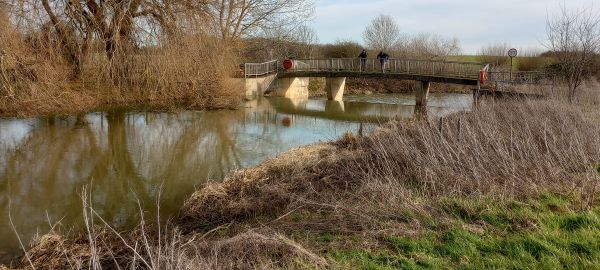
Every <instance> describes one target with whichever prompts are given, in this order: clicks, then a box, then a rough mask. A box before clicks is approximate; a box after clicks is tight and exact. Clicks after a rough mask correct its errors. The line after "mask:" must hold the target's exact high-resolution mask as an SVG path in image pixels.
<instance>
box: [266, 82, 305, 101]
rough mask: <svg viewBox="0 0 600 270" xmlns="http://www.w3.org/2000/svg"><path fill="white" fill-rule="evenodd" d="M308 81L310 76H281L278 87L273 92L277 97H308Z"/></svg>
mask: <svg viewBox="0 0 600 270" xmlns="http://www.w3.org/2000/svg"><path fill="white" fill-rule="evenodd" d="M308 83H309V78H281V79H278V87H277V90H276V91H275V92H274V93H273V94H274V96H277V97H286V98H292V99H307V98H308Z"/></svg>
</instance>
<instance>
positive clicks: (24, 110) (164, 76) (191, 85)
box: [0, 11, 243, 116]
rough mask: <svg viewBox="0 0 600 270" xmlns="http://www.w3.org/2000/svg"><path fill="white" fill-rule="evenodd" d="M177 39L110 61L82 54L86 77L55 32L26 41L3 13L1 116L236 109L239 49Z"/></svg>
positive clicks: (199, 37) (92, 50)
mask: <svg viewBox="0 0 600 270" xmlns="http://www.w3.org/2000/svg"><path fill="white" fill-rule="evenodd" d="M195 33H196V34H178V35H173V36H170V37H169V38H165V39H161V40H160V42H159V43H157V44H156V45H153V46H150V45H148V46H145V47H140V48H136V47H133V46H123V49H122V51H119V54H118V55H117V56H115V57H114V58H113V59H111V60H109V59H108V57H107V55H106V53H105V52H104V51H103V48H102V46H100V45H99V44H91V46H90V47H89V52H87V53H86V54H83V53H82V55H81V56H80V57H81V59H82V60H81V63H83V66H82V70H81V73H80V74H78V75H77V76H76V77H74V76H73V67H72V63H71V62H70V61H69V59H68V57H69V56H68V55H67V53H66V52H65V50H66V49H65V48H63V47H64V46H62V45H61V44H60V42H59V41H58V40H57V38H56V36H55V34H54V33H53V31H51V30H49V29H40V30H39V31H37V32H36V31H34V32H31V33H28V34H27V35H24V34H23V33H22V32H20V31H18V29H17V28H16V27H14V26H13V25H12V24H11V22H10V21H9V20H8V15H7V12H5V11H4V12H2V11H0V34H1V36H2V37H3V38H2V40H0V115H8V116H31V115H47V114H69V113H76V112H85V111H90V110H95V109H98V108H99V107H101V106H102V107H103V106H114V105H117V106H134V107H150V108H158V109H177V108H193V109H207V108H231V107H235V106H237V105H238V104H239V102H240V101H241V93H242V92H243V91H242V89H241V85H239V84H237V83H236V82H235V80H232V79H230V78H231V77H233V76H232V75H234V73H235V72H236V71H237V70H236V64H235V63H236V61H237V59H236V58H237V55H235V54H234V53H232V52H234V51H235V48H231V45H230V44H226V43H224V42H222V41H220V40H219V39H216V38H214V37H211V36H207V35H204V34H202V32H201V31H199V32H198V31H197V32H195Z"/></svg>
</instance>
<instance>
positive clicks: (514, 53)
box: [508, 48, 519, 82]
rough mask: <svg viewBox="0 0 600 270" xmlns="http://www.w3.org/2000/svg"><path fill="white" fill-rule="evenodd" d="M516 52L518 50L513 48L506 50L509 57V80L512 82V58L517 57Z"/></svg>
mask: <svg viewBox="0 0 600 270" xmlns="http://www.w3.org/2000/svg"><path fill="white" fill-rule="evenodd" d="M518 53H519V52H518V51H517V49H515V48H512V49H510V50H508V56H509V57H510V81H511V82H512V77H513V58H515V57H517V54H518Z"/></svg>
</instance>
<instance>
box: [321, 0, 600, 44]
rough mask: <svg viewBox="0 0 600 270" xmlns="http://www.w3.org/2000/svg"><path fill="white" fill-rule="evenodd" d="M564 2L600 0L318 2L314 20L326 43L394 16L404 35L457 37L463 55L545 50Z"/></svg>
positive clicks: (578, 4)
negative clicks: (499, 48)
mask: <svg viewBox="0 0 600 270" xmlns="http://www.w3.org/2000/svg"><path fill="white" fill-rule="evenodd" d="M560 5H565V6H567V7H568V8H594V9H596V10H600V0H317V2H316V11H315V17H314V19H313V20H312V22H311V23H310V25H311V26H312V27H314V28H315V30H316V32H317V34H318V36H319V41H320V42H321V43H332V42H335V41H337V40H353V41H357V42H360V43H362V41H363V40H362V32H363V31H364V29H365V27H366V26H367V25H368V24H369V22H370V21H371V20H372V19H373V18H374V17H375V16H377V15H379V14H385V15H389V16H392V17H393V18H394V19H395V20H396V22H397V23H398V25H399V26H400V29H401V31H402V32H403V33H404V34H419V33H432V34H438V35H442V36H444V37H449V38H452V37H457V38H458V39H459V40H460V43H461V47H462V48H463V53H464V54H475V53H477V51H478V50H479V48H481V47H482V46H484V45H489V44H496V43H507V44H508V45H509V46H511V47H515V48H517V49H520V50H543V49H544V47H543V45H542V43H543V42H544V40H545V38H546V32H545V31H546V18H547V17H548V15H552V14H556V13H557V12H558V11H559V10H560Z"/></svg>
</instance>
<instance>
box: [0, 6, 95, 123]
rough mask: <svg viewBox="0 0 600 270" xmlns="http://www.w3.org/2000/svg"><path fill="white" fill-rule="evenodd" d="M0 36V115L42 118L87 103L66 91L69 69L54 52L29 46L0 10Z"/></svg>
mask: <svg viewBox="0 0 600 270" xmlns="http://www.w3.org/2000/svg"><path fill="white" fill-rule="evenodd" d="M0 36H2V39H0V115H7V114H8V115H17V116H19V115H21V116H23V115H29V114H32V113H41V114H45V113H49V112H51V111H60V110H65V109H68V107H69V106H73V105H75V104H77V101H79V102H83V103H87V102H89V100H85V99H82V98H81V97H79V94H78V93H73V92H70V91H66V88H67V87H66V86H67V85H66V82H67V80H68V77H69V71H68V67H67V66H66V65H65V63H64V61H62V59H61V58H60V57H55V56H56V54H54V53H55V51H52V50H49V49H47V50H44V51H40V50H36V48H35V47H33V46H30V45H31V44H28V43H27V42H26V41H25V37H24V36H23V35H22V34H21V33H20V32H19V31H17V29H16V28H14V27H13V26H12V24H11V23H10V21H9V19H8V15H7V12H6V11H3V10H2V9H0ZM47 45H48V44H38V46H39V47H40V48H48V46H47Z"/></svg>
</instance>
